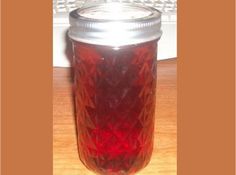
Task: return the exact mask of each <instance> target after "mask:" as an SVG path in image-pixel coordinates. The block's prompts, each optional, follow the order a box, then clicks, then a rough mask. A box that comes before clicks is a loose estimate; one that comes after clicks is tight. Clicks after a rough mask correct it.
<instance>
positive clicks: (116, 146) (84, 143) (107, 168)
mask: <svg viewBox="0 0 236 175" xmlns="http://www.w3.org/2000/svg"><path fill="white" fill-rule="evenodd" d="M69 19H70V29H69V33H68V34H69V37H70V38H71V40H72V43H73V52H74V64H73V66H74V87H75V88H74V94H75V107H76V126H77V143H78V150H79V156H80V159H81V161H82V162H83V163H84V165H85V166H86V167H87V168H89V169H90V170H92V171H95V172H96V173H99V174H101V175H113V174H114V175H129V174H134V173H135V172H137V171H138V170H140V169H142V168H144V167H145V166H146V165H147V164H148V162H149V161H150V158H151V154H152V150H153V138H154V123H155V122H154V120H155V118H154V117H155V116H154V113H155V100H156V96H155V94H156V80H157V42H158V40H159V39H160V37H161V34H162V32H161V29H160V28H161V13H160V11H158V10H156V9H154V8H152V7H147V6H140V5H134V4H127V3H103V4H94V5H90V6H87V7H82V8H79V9H76V10H74V11H72V12H71V13H70V17H69Z"/></svg>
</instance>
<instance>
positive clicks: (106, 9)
mask: <svg viewBox="0 0 236 175" xmlns="http://www.w3.org/2000/svg"><path fill="white" fill-rule="evenodd" d="M69 20H70V25H71V26H70V29H69V37H70V38H71V39H73V40H76V41H81V42H85V43H90V44H98V45H108V46H115V47H117V46H123V45H130V44H137V43H143V42H147V41H151V40H155V39H158V38H160V36H161V34H162V32H161V12H160V11H158V10H156V9H154V8H152V7H146V6H140V5H134V4H125V3H104V4H99V5H92V6H89V7H82V8H79V9H76V10H74V11H72V12H71V13H70V18H69Z"/></svg>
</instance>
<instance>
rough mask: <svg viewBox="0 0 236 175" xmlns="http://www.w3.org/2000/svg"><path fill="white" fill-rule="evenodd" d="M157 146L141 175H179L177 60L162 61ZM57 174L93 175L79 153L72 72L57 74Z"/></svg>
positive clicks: (55, 92)
mask: <svg viewBox="0 0 236 175" xmlns="http://www.w3.org/2000/svg"><path fill="white" fill-rule="evenodd" d="M157 74H158V82H157V104H156V128H155V143H154V151H153V155H152V159H151V162H150V163H149V164H148V166H147V167H146V168H145V169H143V170H142V171H140V172H139V173H137V175H176V174H177V173H176V167H177V166H176V149H177V145H176V144H177V140H176V139H177V138H176V136H177V135H176V129H177V126H176V125H177V120H176V109H177V101H176V97H177V94H176V93H177V91H176V59H169V60H165V61H159V63H158V73H157ZM53 166H54V167H53V171H54V172H53V174H54V175H93V174H94V173H92V172H90V171H89V170H87V169H86V168H85V166H84V165H83V164H82V163H81V162H80V159H79V157H78V153H77V146H76V135H75V123H74V113H73V103H72V94H71V77H70V69H68V68H54V70H53Z"/></svg>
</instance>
